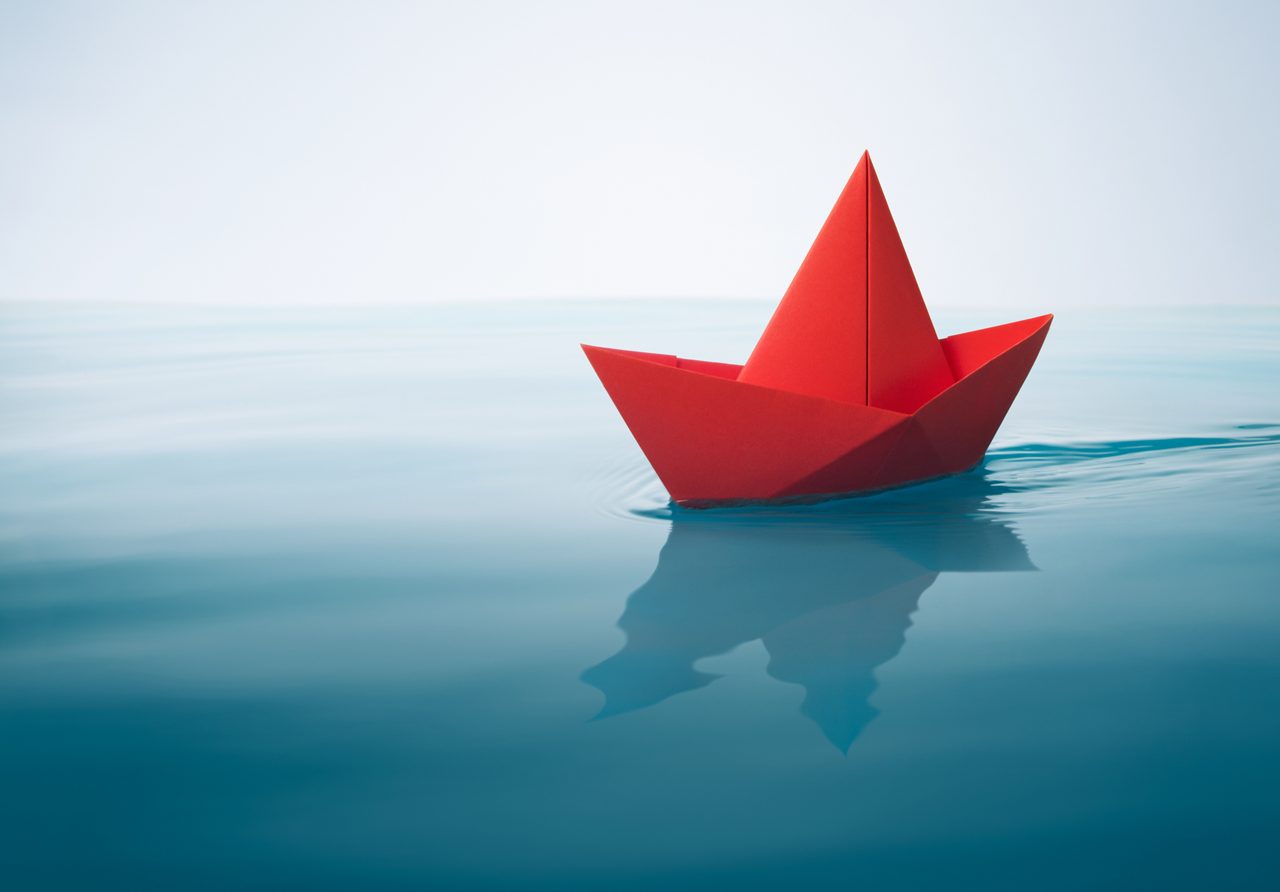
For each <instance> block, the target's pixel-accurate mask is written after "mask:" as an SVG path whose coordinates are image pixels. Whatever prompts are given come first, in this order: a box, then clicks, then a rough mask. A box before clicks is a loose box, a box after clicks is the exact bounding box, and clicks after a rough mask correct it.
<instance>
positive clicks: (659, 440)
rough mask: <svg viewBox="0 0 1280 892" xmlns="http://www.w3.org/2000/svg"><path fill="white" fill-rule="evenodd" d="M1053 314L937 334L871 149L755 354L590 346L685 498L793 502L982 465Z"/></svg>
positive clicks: (670, 484) (639, 435)
mask: <svg viewBox="0 0 1280 892" xmlns="http://www.w3.org/2000/svg"><path fill="white" fill-rule="evenodd" d="M1052 319H1053V317H1052V316H1051V315H1047V316H1038V317H1035V318H1033V319H1027V320H1023V321H1021V322H1013V323H1009V324H1007V325H999V326H996V327H994V328H987V329H981V330H979V331H971V332H967V333H965V334H959V335H953V336H951V337H949V338H945V339H943V340H941V341H939V340H938V336H937V334H936V333H935V331H934V328H933V322H932V320H931V319H930V318H929V310H928V308H927V307H926V306H925V304H924V299H923V298H922V297H921V295H920V289H919V286H917V284H916V280H915V274H914V273H913V272H912V271H911V263H910V261H908V259H907V255H906V252H905V250H904V249H903V247H902V241H901V240H900V239H899V237H898V230H897V227H896V226H895V225H894V222H893V216H892V215H891V214H890V213H889V206H888V204H887V203H886V202H885V199H884V193H883V191H882V190H881V188H880V181H879V179H878V178H877V177H876V173H875V169H874V168H873V167H872V165H871V158H870V156H868V155H866V154H864V155H863V156H862V160H861V161H859V162H858V166H857V169H855V170H854V172H853V176H852V177H850V179H849V183H848V185H846V186H845V189H844V191H843V192H842V193H841V194H840V197H839V199H838V200H837V201H836V205H835V207H834V208H832V210H831V213H830V215H829V216H828V217H827V221H826V223H825V224H824V225H823V227H822V231H821V232H819V233H818V237H817V239H816V240H815V241H814V243H813V247H811V248H810V249H809V253H808V255H806V257H805V259H804V262H803V263H802V264H801V266H800V270H799V271H798V272H797V273H796V276H795V278H794V279H793V280H792V282H791V286H790V287H789V288H788V289H787V292H786V294H785V295H784V296H783V298H782V302H781V303H780V304H779V305H778V309H777V310H776V311H775V312H774V314H773V318H772V319H770V321H769V324H768V326H767V327H766V328H765V331H764V333H763V334H762V335H761V337H760V340H759V342H758V343H757V344H756V347H755V349H754V350H753V351H752V353H751V356H750V357H749V358H748V359H747V362H746V364H745V365H742V366H736V365H730V364H727V363H718V362H704V361H701V360H696V359H681V358H679V357H676V356H670V355H665V354H657V353H638V352H636V351H632V350H615V349H611V348H607V347H591V346H587V345H585V344H584V345H583V350H584V351H586V354H587V358H588V359H589V360H590V361H591V365H592V367H593V368H595V370H596V374H597V375H599V376H600V380H601V382H602V383H603V384H604V386H605V389H606V390H607V391H608V393H609V396H610V397H611V398H612V399H613V402H614V405H616V406H617V407H618V411H619V412H621V413H622V417H623V420H625V421H626V423H627V427H629V428H630V429H631V433H632V434H633V435H634V436H635V438H636V441H637V442H638V443H639V444H640V448H641V449H642V450H643V451H644V454H645V456H646V457H648V459H649V461H650V463H651V464H652V465H653V468H654V470H655V471H656V472H657V474H658V477H659V478H661V480H662V482H663V484H664V485H665V486H666V488H667V492H668V493H670V495H671V497H672V498H673V499H675V500H676V501H677V502H681V503H686V504H704V503H715V502H724V501H748V500H751V501H754V500H769V499H785V498H799V497H813V496H822V495H837V494H844V493H850V492H860V491H865V490H873V489H883V488H886V487H890V486H899V485H901V484H904V483H910V482H913V481H917V480H923V479H927V478H930V477H938V476H941V475H944V474H952V473H956V472H959V471H964V470H967V469H968V468H971V467H973V466H974V465H976V464H977V463H978V462H980V461H981V460H982V456H983V454H984V453H985V452H986V449H987V446H988V445H989V444H990V443H991V439H992V437H994V436H995V432H996V429H997V428H998V427H999V426H1000V422H1001V421H1003V420H1004V416H1005V413H1006V412H1007V411H1008V410H1009V406H1010V404H1012V402H1013V398H1014V397H1015V396H1017V393H1018V389H1019V388H1020V387H1021V386H1022V382H1023V380H1024V379H1025V378H1026V376H1027V373H1028V372H1029V371H1030V370H1031V365H1032V364H1033V363H1034V362H1035V359H1036V355H1037V354H1038V353H1039V352H1040V345H1041V344H1042V343H1043V342H1044V338H1045V335H1046V334H1047V333H1048V330H1049V323H1050V322H1051V321H1052Z"/></svg>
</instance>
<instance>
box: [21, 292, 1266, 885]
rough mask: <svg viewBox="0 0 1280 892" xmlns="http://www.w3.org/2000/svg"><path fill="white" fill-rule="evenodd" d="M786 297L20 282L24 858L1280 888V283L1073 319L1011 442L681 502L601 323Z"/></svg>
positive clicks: (683, 333)
mask: <svg viewBox="0 0 1280 892" xmlns="http://www.w3.org/2000/svg"><path fill="white" fill-rule="evenodd" d="M1043 309H1045V308H1042V307H1039V306H1028V307H1027V308H1026V311H1025V312H1023V313H1021V314H1018V313H1008V312H1004V313H992V312H986V311H982V312H977V311H970V312H965V311H951V312H947V313H939V314H938V316H939V318H938V320H937V321H938V324H939V328H940V330H942V331H944V332H948V333H949V332H953V331H959V330H964V329H967V328H974V327H978V326H981V325H987V324H992V323H995V322H999V321H1005V320H1006V319H1011V318H1015V317H1016V316H1019V315H1022V316H1029V315H1033V314H1036V313H1039V312H1041V311H1042V310H1043ZM1048 309H1052V308H1048ZM769 312H770V307H769V305H767V304H765V303H756V302H733V301H723V302H684V303H680V302H616V303H609V304H602V303H591V302H558V303H511V304H487V305H473V306H470V307H467V306H462V305H439V306H434V307H426V308H416V309H386V308H384V309H374V310H355V309H290V310H268V309H242V310H212V309H172V308H170V309H146V308H141V307H126V306H112V307H102V306H99V307H66V306H64V307H56V308H54V307H43V308H42V307H35V306H24V305H8V306H5V307H3V308H0V430H2V431H3V436H0V791H3V792H2V793H0V868H2V869H3V876H4V878H5V879H4V880H3V884H4V887H5V888H8V889H14V890H43V889H122V890H126V889H127V890H150V889H165V890H172V889H184V890H191V889H308V890H348V889H350V890H372V889H437V888H438V889H469V888H495V889H498V888H510V889H570V888H584V889H632V888H636V889H641V888H655V889H657V888H662V889H673V888H675V889H680V888H706V889H734V888H736V889H754V888H814V889H819V888H821V889H829V888H851V889H956V888H964V889H968V888H973V889H1019V890H1024V889H1063V890H1068V889H1070V890H1077V889H1083V888H1092V889H1099V888H1101V889H1125V890H1134V889H1153V890H1156V889H1158V890H1170V889H1250V890H1252V889H1273V888H1275V885H1274V883H1275V877H1276V876H1277V874H1278V873H1280V857H1278V856H1277V855H1276V838H1277V828H1278V827H1280V767H1278V766H1277V759H1278V758H1280V550H1278V549H1280V533H1278V531H1277V522H1278V521H1280V396H1278V392H1277V385H1278V384H1280V312H1277V311H1272V310H1230V309H1227V310H1224V309H1213V310H1208V309H1206V310H1173V311H1167V312H1159V313H1152V312H1145V313H1140V312H1136V311H1135V312H1129V311H1122V310H1108V311H1105V312H1103V311H1087V312H1079V313H1076V314H1066V315H1059V317H1058V319H1057V321H1056V322H1055V324H1054V328H1053V331H1052V332H1051V333H1050V336H1049V339H1048V341H1047V343H1046V346H1045V349H1044V351H1043V353H1042V354H1041V358H1040V361H1039V363H1038V365H1037V367H1036V368H1035V369H1034V370H1033V371H1032V373H1031V377H1030V379H1029V380H1028V382H1027V385H1026V386H1025V388H1024V389H1023V392H1022V395H1021V397H1020V398H1019V400H1018V402H1017V403H1016V404H1015V405H1014V408H1013V411H1012V412H1011V414H1010V416H1009V418H1008V419H1007V421H1006V422H1005V425H1004V427H1003V429H1002V430H1001V432H1000V434H999V435H998V437H997V440H996V442H995V444H994V445H993V448H992V450H991V452H990V453H989V455H988V459H987V461H986V463H985V465H984V467H982V468H980V469H978V470H975V471H973V472H971V473H969V474H966V475H963V476H960V477H956V478H951V479H949V480H944V481H939V482H935V483H930V484H925V485H922V486H917V487H912V488H907V489H903V490H899V491H895V492H890V493H884V494H880V495H876V496H870V497H864V498H857V499H849V500H843V501H838V502H829V503H826V504H823V505H816V506H808V507H790V508H786V509H766V508H756V509H734V510H723V511H710V512H708V511H702V512H698V511H686V510H682V509H676V508H673V507H671V506H670V505H669V504H668V503H667V500H666V497H665V494H664V493H663V490H662V488H661V486H660V484H659V483H658V482H657V480H656V479H655V478H654V477H653V475H652V472H651V471H650V470H649V468H648V466H647V464H646V463H645V462H644V460H643V457H642V456H641V455H640V453H639V450H638V449H637V448H636V446H635V445H634V443H633V441H632V440H631V439H630V436H629V435H628V434H627V432H626V429H625V428H624V427H623V426H622V423H621V421H620V420H619V419H618V417H617V414H616V413H615V411H614V410H613V408H612V406H611V404H610V403H609V401H608V399H607V397H606V396H605V394H604V392H603V390H602V389H601V388H600V386H599V384H598V383H597V381H596V380H595V378H594V376H593V374H592V373H591V370H590V368H589V366H588V365H587V363H586V361H585V360H584V359H583V357H582V356H581V354H580V353H579V352H578V350H577V343H578V342H579V341H587V342H592V343H600V344H607V345H615V346H622V347H630V348H636V349H650V350H657V351H662V352H678V353H681V354H684V355H692V356H695V357H700V358H707V359H720V360H726V361H735V360H736V361H741V359H742V358H744V357H745V356H746V354H747V352H749V350H750V346H751V344H752V342H753V340H754V337H755V335H756V333H757V332H758V331H759V330H760V328H761V327H762V326H763V324H764V322H765V320H766V319H767V318H768V315H769Z"/></svg>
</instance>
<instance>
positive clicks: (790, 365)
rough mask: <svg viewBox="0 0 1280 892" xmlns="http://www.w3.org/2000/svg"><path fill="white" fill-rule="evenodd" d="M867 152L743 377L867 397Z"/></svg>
mask: <svg viewBox="0 0 1280 892" xmlns="http://www.w3.org/2000/svg"><path fill="white" fill-rule="evenodd" d="M869 167H870V163H869V161H868V159H867V156H866V155H865V154H864V155H863V156H862V160H861V161H859V162H858V166H857V168H856V169H855V170H854V172H853V176H851V177H850V178H849V182H848V183H847V184H846V185H845V187H844V191H843V192H841V193H840V197H839V198H838V199H837V200H836V204H835V207H833V208H832V209H831V213H830V214H828V216H827V221H826V223H824V224H823V226H822V230H821V231H820V232H819V233H818V237H817V238H816V239H815V240H814V242H813V246H812V247H811V248H810V249H809V253H808V254H807V255H805V258H804V262H803V263H801V264H800V269H799V271H798V272H797V273H796V275H795V278H794V279H792V280H791V285H790V287H788V288H787V293H786V294H785V295H784V296H783V298H782V303H780V304H779V305H778V309H777V310H776V311H774V314H773V318H772V319H770V320H769V325H768V326H767V327H766V328H765V330H764V334H762V335H761V336H760V340H759V341H758V342H757V343H756V346H755V349H754V350H753V351H751V356H750V358H749V359H747V362H746V364H745V365H744V366H743V367H742V372H741V373H740V374H739V375H738V380H739V381H742V382H745V383H748V384H760V385H762V386H765V387H774V388H777V389H779V390H788V391H791V392H793V393H803V394H807V395H809V396H819V397H824V398H826V399H831V400H836V401H838V402H842V403H858V404H863V405H865V404H866V402H867V352H866V351H867V305H866V301H867V171H868V169H869Z"/></svg>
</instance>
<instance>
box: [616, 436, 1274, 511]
mask: <svg viewBox="0 0 1280 892" xmlns="http://www.w3.org/2000/svg"><path fill="white" fill-rule="evenodd" d="M1277 447H1280V424H1272V423H1248V424H1240V425H1236V426H1234V427H1232V428H1229V429H1227V430H1224V431H1222V432H1220V433H1218V434H1217V435H1213V436H1170V437H1142V438H1132V439H1114V440H1098V441H1077V442H1062V443H1051V442H1031V443H1021V444H1017V445H1009V446H1001V447H998V448H996V449H992V450H991V451H989V452H988V453H987V456H986V458H985V460H984V461H983V463H982V465H981V466H980V467H979V468H976V469H975V470H973V471H971V472H969V473H966V474H959V475H956V476H953V477H947V478H943V479H940V480H935V481H931V482H927V483H921V484H916V485H914V486H907V487H902V488H898V489H894V490H889V491H885V492H879V493H871V494H864V495H859V496H850V497H845V498H837V499H831V500H828V501H824V502H818V503H810V504H760V505H736V506H732V507H724V508H716V509H711V510H706V509H701V510H692V509H686V508H681V507H679V506H678V505H675V504H673V503H672V502H671V501H670V499H669V498H668V496H667V493H666V490H665V489H663V487H662V484H661V482H659V480H658V478H657V477H656V476H655V475H654V473H653V470H652V469H651V468H650V467H649V465H648V464H647V463H646V462H645V460H644V458H643V456H639V455H636V456H634V457H632V458H628V459H627V460H625V461H623V462H619V463H617V464H615V465H612V466H610V467H608V468H606V469H605V470H604V471H602V472H601V473H600V474H599V475H598V476H597V477H596V479H595V480H594V481H593V484H594V489H595V494H596V503H597V507H598V508H599V510H600V511H602V512H603V513H604V514H606V515H609V516H612V517H618V518H622V519H626V520H641V521H645V522H653V521H658V522H669V521H670V520H671V519H672V518H673V517H675V516H677V515H678V516H679V517H680V519H681V520H682V521H685V520H695V521H696V520H704V521H707V522H735V523H738V522H752V523H776V522H786V523H818V524H830V523H842V522H848V521H849V520H852V519H855V518H856V519H858V520H860V521H865V520H868V519H872V518H874V519H875V521H876V522H877V523H885V524H892V523H900V522H912V521H913V519H919V518H922V517H932V516H936V515H937V514H954V513H956V512H957V510H962V511H966V512H974V513H1017V514H1030V513H1037V512H1039V511H1041V510H1047V509H1048V508H1051V507H1055V506H1060V505H1062V504H1063V499H1062V498H1060V497H1061V496H1065V497H1066V502H1067V503H1068V504H1071V503H1075V502H1083V501H1088V502H1093V501H1098V500H1110V501H1114V500H1124V499H1134V498H1139V497H1141V496H1143V495H1146V494H1153V493H1158V492H1160V491H1163V490H1168V489H1175V488H1183V487H1185V486H1186V485H1188V483H1189V482H1190V480H1191V479H1192V478H1194V479H1197V480H1201V479H1203V478H1205V477H1210V476H1211V477H1213V478H1215V481H1214V482H1215V483H1218V484H1224V483H1226V482H1229V481H1245V482H1247V483H1248V484H1249V485H1250V486H1251V487H1253V489H1254V491H1255V492H1257V493H1259V494H1264V495H1265V494H1270V495H1275V494H1276V493H1278V492H1280V475H1278V474H1277V471H1278V470H1280V461H1278V459H1280V451H1277ZM1050 492H1052V493H1053V494H1054V495H1055V498H1054V499H1047V498H1045V495H1046V494H1048V493H1050Z"/></svg>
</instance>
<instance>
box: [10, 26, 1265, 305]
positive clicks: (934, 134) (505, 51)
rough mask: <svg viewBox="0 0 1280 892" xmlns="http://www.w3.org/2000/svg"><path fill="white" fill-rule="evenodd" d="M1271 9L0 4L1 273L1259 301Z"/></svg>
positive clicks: (291, 290) (20, 277)
mask: <svg viewBox="0 0 1280 892" xmlns="http://www.w3.org/2000/svg"><path fill="white" fill-rule="evenodd" d="M1278 46H1280V4H1277V3H1258V4H1248V3H1210V2H1201V3H1149V4H1148V3H1129V4H1123V3H1098V4H1090V3H1082V2H1069V3H1043V4H1034V3H1029V2H1016V3H984V4H976V3H975V4H965V3H957V2H947V3H920V4H897V3H886V2H883V0H878V2H873V3H867V4H860V3H810V4H804V3H776V4H746V3H723V4H721V3H671V4H668V3H654V2H645V3H628V4H621V3H617V4H615V3H584V4H565V3H541V4H540V3H519V4H516V3H513V4H482V3H462V2H457V3H449V4H428V3H403V4H401V3H355V2H351V3H339V4H321V3H298V4H292V3H284V2H254V3H244V4H240V3H228V2H217V3H213V2H209V3H188V4H182V3H176V2H160V3H154V4H152V3H109V2H93V3H80V4H67V3H57V2H49V0H35V2H15V0H4V2H3V3H0V109H2V110H3V115H2V116H0V137H2V138H0V298H3V299H20V300H30V299H37V300H54V299H72V300H146V301H183V302H236V303H257V302H298V303H310V302H321V301H323V302H339V301H342V302H346V301H419V300H440V299H456V298H467V299H471V298H483V297H524V296H531V297H539V296H542V297H549V296H595V297H615V296H650V295H652V296H685V295H688V296H752V297H756V296H758V297H777V296H780V295H781V293H782V291H783V290H784V289H785V287H786V284H787V282H788V281H789V280H790V278H791V275H792V274H793V273H794V271H795V268H796V266H797V265H798V264H799V262H800V260H801V258H802V257H803V256H804V252H805V250H806V248H807V247H808V245H809V243H810V241H811V240H812V239H813V236H814V235H815V233H816V232H817V229H818V227H819V225H820V224H821V222H822V220H823V218H824V216H825V214H826V212H827V210H828V209H829V208H830V206H831V203H832V202H833V201H834V200H835V197H836V194H837V193H838V192H839V190H840V188H841V187H842V186H843V184H844V181H845V179H846V178H847V177H848V175H849V173H850V172H851V171H852V169H853V166H854V163H855V162H856V160H857V158H858V156H859V154H860V153H861V152H862V150H863V149H864V148H867V149H870V151H871V154H872V157H873V159H874V160H875V163H876V167H877V170H878V171H879V174H880V178H881V181H882V183H883V184H884V187H885V191H886V194H887V195H888V198H889V202H890V206H891V207H892V209H893V211H894V214H895V216H896V218H897V221H898V226H899V229H900V230H901V232H902V234H903V238H904V241H905V243H906V246H907V250H908V252H909V253H910V255H911V258H912V261H913V263H914V265H915V269H916V274H917V277H918V278H919V279H920V282H921V285H922V287H923V289H924V291H925V296H926V298H927V299H928V300H929V301H930V303H931V304H935V303H936V304H939V305H945V304H950V305H957V306H965V305H975V304H1000V305H1007V306H1026V307H1027V308H1028V312H1029V313H1030V312H1036V313H1038V312H1042V311H1044V310H1062V309H1066V308H1069V307H1071V306H1084V305H1092V304H1099V303H1143V304H1153V305H1156V304H1162V303H1166V302H1179V303H1189V302H1214V303H1218V302H1220V303H1274V302H1277V301H1276V298H1277V294H1278V288H1277V280H1278V279H1280V251H1277V243H1278V242H1280V173H1277V164H1276V160H1275V159H1276V158H1277V157H1280V114H1277V107H1280V61H1278V59H1280V51H1278V50H1277V47H1278Z"/></svg>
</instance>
